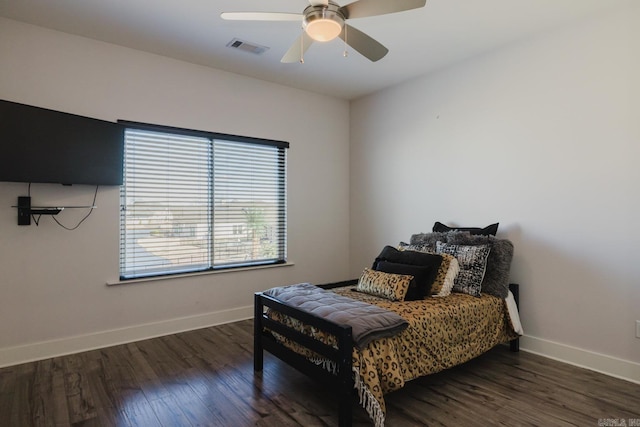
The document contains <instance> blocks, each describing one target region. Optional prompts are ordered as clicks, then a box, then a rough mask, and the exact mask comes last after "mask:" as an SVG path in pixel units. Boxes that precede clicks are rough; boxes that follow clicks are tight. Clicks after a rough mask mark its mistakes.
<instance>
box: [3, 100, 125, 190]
mask: <svg viewBox="0 0 640 427" xmlns="http://www.w3.org/2000/svg"><path fill="white" fill-rule="evenodd" d="M123 153H124V126H123V125H121V124H118V123H113V122H107V121H103V120H98V119H92V118H89V117H82V116H77V115H75V114H68V113H62V112H59V111H53V110H48V109H45V108H39V107H32V106H29V105H24V104H18V103H15V102H9V101H4V100H0V181H11V182H42V183H59V184H87V185H121V184H122V166H123V163H122V162H123Z"/></svg>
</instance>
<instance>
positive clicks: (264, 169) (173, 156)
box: [120, 124, 288, 279]
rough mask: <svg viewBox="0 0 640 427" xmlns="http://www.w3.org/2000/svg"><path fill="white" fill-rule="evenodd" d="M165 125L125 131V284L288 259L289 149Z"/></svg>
mask: <svg viewBox="0 0 640 427" xmlns="http://www.w3.org/2000/svg"><path fill="white" fill-rule="evenodd" d="M158 128H159V127H157V126H150V125H147V126H144V125H139V124H138V126H135V125H130V126H129V127H128V128H127V130H126V132H125V164H124V184H123V186H122V187H121V218H120V276H121V278H122V279H130V278H137V277H146V276H156V275H166V274H176V273H184V272H195V271H204V270H211V269H218V268H233V267H239V266H251V265H259V264H268V263H281V262H284V261H285V260H286V148H287V147H288V144H287V143H284V142H279V141H268V140H258V139H253V138H243V137H236V136H229V135H219V134H209V133H205V132H196V131H184V132H180V131H179V130H176V129H173V128H169V131H164V130H163V129H162V128H160V130H158Z"/></svg>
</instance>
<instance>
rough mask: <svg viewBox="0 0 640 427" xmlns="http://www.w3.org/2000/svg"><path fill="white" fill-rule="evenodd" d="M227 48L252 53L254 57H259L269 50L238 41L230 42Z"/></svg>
mask: <svg viewBox="0 0 640 427" xmlns="http://www.w3.org/2000/svg"><path fill="white" fill-rule="evenodd" d="M227 47H230V48H232V49H238V50H242V51H244V52H249V53H253V54H254V55H261V54H263V53H265V52H266V51H268V50H269V48H268V47H266V46H260V45H259V44H255V43H249V42H246V41H244V40H240V39H233V40H231V41H230V42H229V43H227Z"/></svg>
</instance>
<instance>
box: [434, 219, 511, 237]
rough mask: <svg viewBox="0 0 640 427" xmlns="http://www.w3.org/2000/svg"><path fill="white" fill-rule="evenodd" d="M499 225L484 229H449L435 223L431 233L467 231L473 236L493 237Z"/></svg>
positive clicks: (446, 226)
mask: <svg viewBox="0 0 640 427" xmlns="http://www.w3.org/2000/svg"><path fill="white" fill-rule="evenodd" d="M499 224H500V223H499V222H496V223H495V224H491V225H487V226H486V227H485V228H480V227H449V226H448V225H444V224H443V223H441V222H439V221H436V223H435V224H433V231H434V232H438V233H446V232H448V231H468V232H469V233H471V234H474V235H483V236H495V235H496V233H497V232H498V225H499Z"/></svg>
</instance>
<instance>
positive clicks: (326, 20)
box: [302, 1, 345, 42]
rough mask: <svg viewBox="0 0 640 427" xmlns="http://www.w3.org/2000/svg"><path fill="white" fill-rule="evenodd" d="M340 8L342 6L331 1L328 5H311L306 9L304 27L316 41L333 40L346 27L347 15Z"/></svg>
mask: <svg viewBox="0 0 640 427" xmlns="http://www.w3.org/2000/svg"><path fill="white" fill-rule="evenodd" d="M339 9H340V6H338V5H337V4H335V3H333V2H331V1H330V2H329V4H328V5H327V6H309V7H307V8H306V9H305V10H304V19H303V20H302V27H303V28H304V30H305V31H306V32H307V34H308V35H309V37H311V38H312V39H314V40H316V41H319V42H328V41H330V40H333V39H335V38H336V37H338V36H339V35H340V33H341V32H342V28H343V27H344V21H345V17H344V15H343V14H342V13H341V12H340V10H339Z"/></svg>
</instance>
